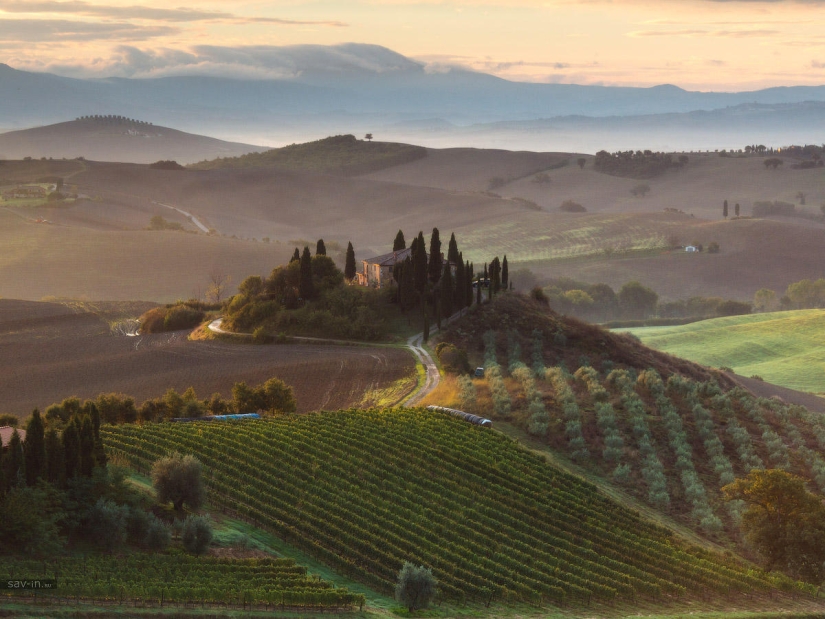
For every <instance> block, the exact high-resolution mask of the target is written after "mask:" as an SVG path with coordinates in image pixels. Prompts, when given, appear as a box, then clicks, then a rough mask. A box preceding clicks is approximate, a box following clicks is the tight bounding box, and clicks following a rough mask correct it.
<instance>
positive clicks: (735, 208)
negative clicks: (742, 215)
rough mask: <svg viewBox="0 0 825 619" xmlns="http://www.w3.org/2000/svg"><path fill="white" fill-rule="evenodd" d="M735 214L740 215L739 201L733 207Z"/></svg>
mask: <svg viewBox="0 0 825 619" xmlns="http://www.w3.org/2000/svg"><path fill="white" fill-rule="evenodd" d="M733 214H734V215H736V216H737V217H739V203H738V202H737V203H736V205H735V206H734V207H733Z"/></svg>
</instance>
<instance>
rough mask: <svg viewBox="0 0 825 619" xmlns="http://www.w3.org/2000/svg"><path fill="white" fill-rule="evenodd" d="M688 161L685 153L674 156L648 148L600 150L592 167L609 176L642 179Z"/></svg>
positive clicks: (679, 166) (680, 165) (678, 166)
mask: <svg viewBox="0 0 825 619" xmlns="http://www.w3.org/2000/svg"><path fill="white" fill-rule="evenodd" d="M688 161H689V159H688V156H687V155H679V156H678V157H676V156H674V155H671V154H669V153H654V152H653V151H650V150H645V151H641V150H637V151H632V150H628V151H624V152H616V153H612V154H611V153H608V152H607V151H606V150H602V151H599V152H598V153H596V159H595V161H594V163H593V167H594V168H595V169H596V170H598V171H599V172H604V173H605V174H610V175H611V176H623V177H627V178H637V179H643V178H653V177H655V176H659V175H660V174H664V173H665V172H667V171H668V170H671V169H673V168H681V167H682V166H684V165H685V164H687V162H688Z"/></svg>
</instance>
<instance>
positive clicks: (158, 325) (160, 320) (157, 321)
mask: <svg viewBox="0 0 825 619" xmlns="http://www.w3.org/2000/svg"><path fill="white" fill-rule="evenodd" d="M204 318H205V314H204V312H203V311H202V310H200V309H197V308H193V307H190V306H189V305H184V304H176V305H172V306H169V307H155V308H153V309H150V310H149V311H148V312H146V313H145V314H143V316H141V317H140V330H141V332H143V333H162V332H164V331H178V330H181V329H192V328H194V327H196V326H198V324H199V323H200V322H201V321H202V320H203V319H204Z"/></svg>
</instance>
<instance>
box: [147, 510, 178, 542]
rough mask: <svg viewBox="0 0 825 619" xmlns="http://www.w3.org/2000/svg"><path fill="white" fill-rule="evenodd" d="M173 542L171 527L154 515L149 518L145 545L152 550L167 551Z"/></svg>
mask: <svg viewBox="0 0 825 619" xmlns="http://www.w3.org/2000/svg"><path fill="white" fill-rule="evenodd" d="M171 541H172V533H171V532H170V531H169V527H168V526H166V525H165V524H164V523H163V522H162V521H161V520H159V519H158V518H157V517H156V516H155V515H154V514H153V515H151V516H149V523H148V525H147V527H146V536H145V537H144V541H143V543H144V544H145V545H146V547H147V548H149V549H150V550H166V548H167V547H168V546H169V542H171Z"/></svg>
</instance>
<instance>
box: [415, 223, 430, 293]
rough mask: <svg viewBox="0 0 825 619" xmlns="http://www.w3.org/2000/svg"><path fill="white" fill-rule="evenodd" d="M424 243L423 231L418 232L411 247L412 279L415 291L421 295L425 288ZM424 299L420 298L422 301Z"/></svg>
mask: <svg viewBox="0 0 825 619" xmlns="http://www.w3.org/2000/svg"><path fill="white" fill-rule="evenodd" d="M426 247H427V246H426V244H425V243H424V233H423V232H419V233H418V238H417V239H416V240H415V247H414V248H413V279H414V280H415V291H416V292H417V293H418V294H419V295H423V294H424V293H425V292H426V290H427V250H426ZM423 301H424V300H423V299H422V302H423Z"/></svg>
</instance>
